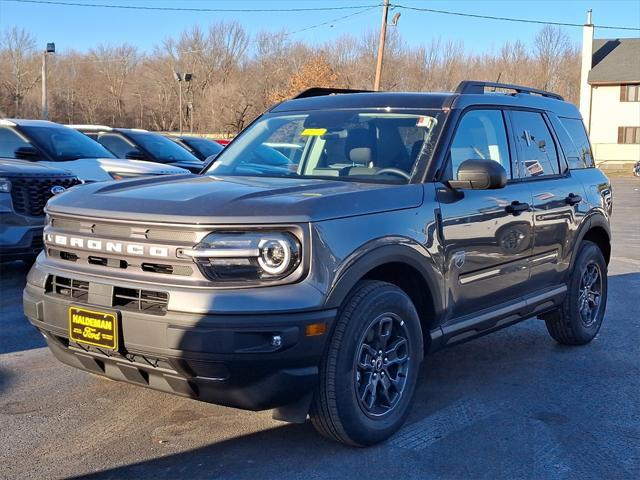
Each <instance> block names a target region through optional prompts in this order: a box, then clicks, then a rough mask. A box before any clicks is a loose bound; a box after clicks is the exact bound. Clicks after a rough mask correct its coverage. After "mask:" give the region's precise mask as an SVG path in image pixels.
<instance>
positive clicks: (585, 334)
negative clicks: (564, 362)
mask: <svg viewBox="0 0 640 480" xmlns="http://www.w3.org/2000/svg"><path fill="white" fill-rule="evenodd" d="M567 286H568V292H567V296H566V298H565V300H564V302H563V303H562V306H561V307H560V308H559V309H558V310H555V311H553V312H551V313H548V314H547V315H545V316H543V317H542V318H543V319H544V321H545V323H546V325H547V330H548V332H549V334H550V335H551V336H552V337H553V338H554V339H555V340H556V341H557V342H558V343H561V344H563V345H585V344H587V343H589V342H590V341H591V340H593V339H594V338H595V336H596V335H597V334H598V331H599V330H600V326H601V325H602V320H603V318H604V313H605V309H606V306H607V287H608V284H607V262H606V261H605V259H604V256H603V255H602V251H601V250H600V248H598V246H597V245H596V244H595V243H593V242H590V241H584V242H583V243H582V245H581V246H580V251H579V252H578V257H577V258H576V262H575V265H574V268H573V272H572V273H571V277H570V279H569V282H568V285H567Z"/></svg>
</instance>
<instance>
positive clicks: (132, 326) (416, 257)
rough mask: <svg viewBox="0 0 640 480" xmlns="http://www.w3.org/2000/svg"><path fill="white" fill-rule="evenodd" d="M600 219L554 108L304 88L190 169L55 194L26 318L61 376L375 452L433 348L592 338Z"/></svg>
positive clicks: (564, 121) (578, 147)
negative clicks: (68, 371) (301, 428)
mask: <svg viewBox="0 0 640 480" xmlns="http://www.w3.org/2000/svg"><path fill="white" fill-rule="evenodd" d="M488 89H493V90H494V92H489V91H487V90H488ZM496 89H498V90H499V91H500V92H502V93H497V92H495V90H496ZM281 144H287V145H296V146H297V147H296V148H292V149H289V150H290V151H291V156H287V154H286V153H283V151H282V150H279V149H276V148H273V145H281ZM611 207H612V193H611V187H610V184H609V181H608V179H607V177H606V176H605V175H603V174H602V172H600V171H599V170H598V169H596V168H595V167H594V161H593V158H592V155H591V148H590V145H589V140H588V138H587V135H586V133H585V129H584V126H583V124H582V120H581V118H580V114H579V113H578V110H577V109H576V107H575V106H573V105H572V104H570V103H567V102H565V101H563V100H562V98H561V97H559V96H558V95H555V94H552V93H548V92H544V91H539V90H534V89H530V88H526V87H521V86H515V85H504V84H488V83H483V82H472V81H468V82H463V83H461V84H460V86H459V87H458V89H457V91H456V92H454V93H390V92H375V93H373V92H369V93H367V92H357V93H353V92H349V91H344V90H327V89H311V90H308V91H306V92H303V93H302V94H301V95H299V96H298V97H297V98H295V99H292V100H289V101H285V102H283V103H281V104H279V105H276V106H275V107H273V108H271V109H270V110H269V111H267V112H266V113H265V114H264V115H262V116H261V117H259V118H258V119H257V120H256V121H255V122H254V123H253V124H252V125H250V126H249V127H248V128H247V129H246V130H245V131H244V132H242V134H241V135H240V136H238V137H237V138H236V139H234V140H233V142H231V144H230V145H229V146H228V147H227V148H226V149H225V150H223V151H222V153H221V154H220V155H219V156H218V157H217V159H216V161H215V162H213V163H211V164H209V165H208V166H207V167H206V168H205V170H204V172H203V174H202V175H200V176H173V177H164V178H163V177H159V178H145V179H135V180H128V181H124V182H119V183H111V184H95V185H88V186H86V187H83V188H82V189H78V190H77V191H71V192H68V193H65V194H63V195H60V196H58V197H56V198H55V199H54V200H53V201H51V202H50V203H49V205H48V207H47V212H48V214H49V221H48V224H47V226H46V229H45V244H46V251H45V253H43V254H41V255H40V256H39V258H38V260H37V262H36V264H35V265H34V267H33V268H32V270H31V272H30V273H29V276H28V284H27V286H26V289H25V291H24V310H25V313H26V315H27V317H28V318H29V320H30V321H31V323H32V324H33V325H34V326H35V327H36V328H38V329H39V330H40V331H41V332H42V333H43V334H44V335H45V337H46V339H47V342H48V344H49V347H50V348H51V350H52V352H53V353H54V355H55V356H56V357H57V358H58V359H60V360H61V361H62V362H65V363H67V364H69V365H72V366H75V367H77V368H80V369H83V370H87V371H89V372H92V373H95V374H99V375H105V376H107V377H109V378H111V379H115V380H121V381H126V382H130V383H134V384H136V385H142V386H147V387H151V388H154V389H158V390H162V391H166V392H171V393H175V394H178V395H183V396H188V397H191V398H196V399H199V400H204V401H208V402H214V403H218V404H223V405H229V406H234V407H239V408H244V409H251V410H260V409H274V416H275V418H278V419H282V420H287V421H305V419H306V418H307V415H308V416H310V418H311V422H312V423H313V425H314V426H315V427H316V428H317V430H318V431H319V432H320V433H322V434H323V435H325V436H327V437H329V438H332V439H335V440H337V441H339V442H343V443H345V444H349V445H357V446H363V445H370V444H374V443H376V442H380V441H382V440H384V439H386V438H388V437H389V436H390V435H392V434H393V433H394V432H395V431H396V430H397V429H398V428H400V426H401V425H402V423H403V422H404V420H405V419H406V417H407V415H408V413H409V409H410V405H411V403H412V400H413V396H414V391H415V388H416V381H417V378H418V370H419V368H420V364H421V362H422V360H423V358H424V356H425V355H426V354H427V353H431V352H434V351H436V350H438V349H441V348H444V347H449V346H451V345H454V344H457V343H460V342H465V341H468V340H470V339H472V338H474V337H478V336H480V335H484V334H487V333H490V332H493V331H495V330H498V329H500V328H503V327H506V326H508V325H512V324H514V323H516V322H519V321H521V320H524V319H527V318H532V317H536V316H537V317H539V318H541V319H543V320H544V321H545V322H546V325H547V328H548V330H549V333H550V334H551V336H552V337H553V338H554V339H555V340H557V341H558V342H560V343H562V344H569V345H582V344H585V343H587V342H589V341H591V340H592V339H593V338H594V337H595V336H596V334H597V333H598V331H599V329H600V325H601V323H602V319H603V316H604V312H605V306H606V299H607V264H608V261H609V257H610V254H611V242H610V238H611V234H610V230H609V216H610V214H611Z"/></svg>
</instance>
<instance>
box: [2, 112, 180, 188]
mask: <svg viewBox="0 0 640 480" xmlns="http://www.w3.org/2000/svg"><path fill="white" fill-rule="evenodd" d="M0 157H5V158H17V159H21V160H29V161H33V162H38V163H39V164H44V165H50V166H54V167H62V168H64V169H65V170H68V171H70V172H72V173H73V174H75V175H76V176H77V177H78V178H79V179H80V180H83V181H85V182H100V181H104V180H122V179H124V178H132V177H141V176H148V175H179V174H188V173H190V172H189V171H188V170H185V169H184V168H180V167H174V166H169V165H163V164H160V163H154V162H147V161H140V160H125V159H118V158H115V156H114V155H113V154H112V153H111V152H110V151H109V150H107V149H106V148H104V147H103V146H102V145H100V144H99V143H98V142H95V141H94V140H92V139H90V138H89V137H87V136H86V135H83V134H82V133H80V132H78V131H77V130H74V129H72V128H69V127H66V126H64V125H60V124H57V123H53V122H49V121H46V120H18V119H0Z"/></svg>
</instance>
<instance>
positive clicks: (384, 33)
mask: <svg viewBox="0 0 640 480" xmlns="http://www.w3.org/2000/svg"><path fill="white" fill-rule="evenodd" d="M388 16H389V0H384V4H383V5H382V25H380V43H378V62H377V63H376V78H375V80H374V82H373V89H374V90H375V91H376V92H377V91H378V90H380V77H381V76H382V60H383V57H384V42H385V38H386V36H387V17H388Z"/></svg>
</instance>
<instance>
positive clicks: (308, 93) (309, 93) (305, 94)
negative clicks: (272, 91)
mask: <svg viewBox="0 0 640 480" xmlns="http://www.w3.org/2000/svg"><path fill="white" fill-rule="evenodd" d="M372 91H373V90H351V89H349V88H323V87H312V88H307V89H306V90H303V91H302V92H300V93H299V94H297V95H296V96H295V97H293V98H294V99H296V98H309V97H322V96H325V95H337V94H339V93H371V92H372Z"/></svg>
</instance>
